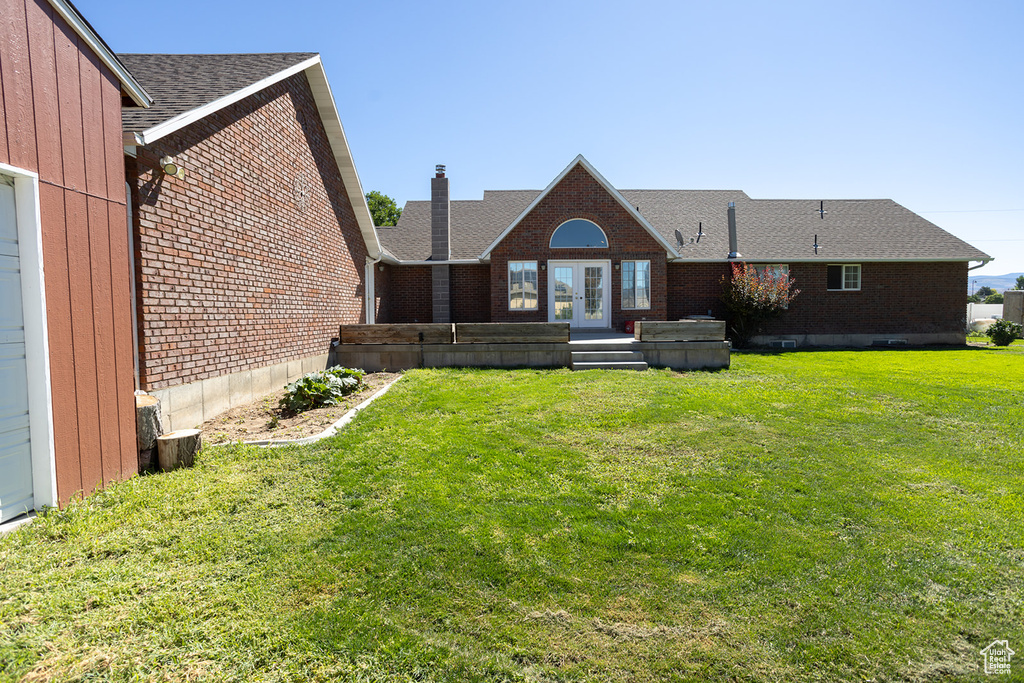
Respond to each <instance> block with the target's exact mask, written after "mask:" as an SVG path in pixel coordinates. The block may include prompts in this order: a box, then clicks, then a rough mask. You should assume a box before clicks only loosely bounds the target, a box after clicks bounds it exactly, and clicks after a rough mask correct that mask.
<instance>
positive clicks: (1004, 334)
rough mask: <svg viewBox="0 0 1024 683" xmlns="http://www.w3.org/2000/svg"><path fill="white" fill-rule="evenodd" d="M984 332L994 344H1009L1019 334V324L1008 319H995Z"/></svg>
mask: <svg viewBox="0 0 1024 683" xmlns="http://www.w3.org/2000/svg"><path fill="white" fill-rule="evenodd" d="M985 334H987V335H988V337H989V339H991V340H992V343H993V344H995V345H996V346H1009V345H1010V344H1012V343H1013V340H1015V339H1018V338H1019V337H1020V336H1021V326H1020V325H1018V324H1017V323H1015V322H1013V321H1010V320H1006V319H1003V320H997V321H995V322H994V323H992V324H991V325H989V328H988V329H987V330H985Z"/></svg>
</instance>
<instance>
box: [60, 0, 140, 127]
mask: <svg viewBox="0 0 1024 683" xmlns="http://www.w3.org/2000/svg"><path fill="white" fill-rule="evenodd" d="M48 2H49V3H50V6H51V7H53V9H55V10H56V11H57V14H59V15H60V16H61V17H62V18H63V19H64V21H66V22H68V25H69V26H71V29H72V30H73V31H74V32H75V33H77V34H78V36H79V37H80V38H81V39H82V40H84V41H85V43H86V45H88V46H89V49H91V50H92V51H93V52H95V53H96V56H97V57H99V58H100V61H101V62H103V64H104V65H105V66H106V67H107V68H108V69H110V70H111V71H113V72H114V75H115V76H116V77H117V80H118V81H120V82H121V87H122V88H124V90H125V92H127V93H128V96H129V97H131V98H132V101H133V102H135V104H137V105H139V106H140V107H143V108H145V109H148V108H149V106H150V105H151V104H153V98H152V97H150V95H149V93H148V92H146V89H145V88H143V87H142V85H141V84H140V83H139V82H138V81H137V80H135V77H134V76H132V74H131V72H130V71H128V69H127V68H126V67H125V65H124V64H122V63H121V60H119V59H118V58H117V55H115V54H114V53H113V52H112V51H111V50H110V48H109V47H108V46H107V44H106V43H105V42H104V41H103V39H102V38H100V36H99V34H98V33H96V31H95V30H93V28H92V26H90V25H89V22H88V21H86V20H85V17H83V16H82V15H81V14H79V13H78V10H76V9H75V8H74V6H73V5H71V4H70V3H68V2H65V0H48Z"/></svg>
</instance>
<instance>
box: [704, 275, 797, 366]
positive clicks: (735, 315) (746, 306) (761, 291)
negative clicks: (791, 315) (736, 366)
mask: <svg viewBox="0 0 1024 683" xmlns="http://www.w3.org/2000/svg"><path fill="white" fill-rule="evenodd" d="M722 282H723V284H724V290H725V291H724V293H723V294H722V301H723V302H724V303H725V307H726V308H727V309H728V310H729V326H730V328H731V330H732V335H731V337H732V340H733V343H734V344H735V345H736V346H737V347H744V346H746V345H747V344H749V343H750V339H751V338H752V337H753V336H754V335H756V334H758V333H759V332H760V331H761V329H762V328H763V327H764V324H765V323H766V322H768V321H769V320H774V319H775V318H778V317H779V316H781V315H782V314H783V313H785V311H786V309H787V308H788V307H789V303H790V302H791V301H792V300H793V299H795V298H796V295H797V294H799V293H800V290H799V289H793V282H794V280H793V278H791V277H789V275H788V274H786V273H780V272H778V271H775V270H773V269H772V268H771V267H766V268H762V269H761V270H760V271H759V270H758V269H757V268H755V267H754V266H752V265H750V264H749V263H734V264H732V278H731V279H730V280H729V281H728V282H726V281H725V277H724V276H723V277H722Z"/></svg>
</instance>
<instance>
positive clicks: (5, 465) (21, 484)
mask: <svg viewBox="0 0 1024 683" xmlns="http://www.w3.org/2000/svg"><path fill="white" fill-rule="evenodd" d="M0 302H2V305H0V521H4V520H7V519H10V518H11V517H17V516H18V515H20V514H22V513H23V512H26V511H28V510H31V509H33V508H34V507H35V506H34V503H33V496H32V493H33V491H32V444H31V443H30V441H29V434H30V432H29V407H28V369H27V362H26V355H25V352H26V347H25V318H24V312H23V310H22V302H21V263H20V261H19V256H18V223H17V213H16V211H15V205H14V188H13V187H12V186H11V184H10V180H9V179H6V178H3V177H0Z"/></svg>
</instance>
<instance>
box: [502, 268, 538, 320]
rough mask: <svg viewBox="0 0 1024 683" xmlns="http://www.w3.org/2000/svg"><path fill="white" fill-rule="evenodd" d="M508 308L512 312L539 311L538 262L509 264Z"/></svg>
mask: <svg viewBox="0 0 1024 683" xmlns="http://www.w3.org/2000/svg"><path fill="white" fill-rule="evenodd" d="M508 308H509V310H510V311H536V310H537V262H536V261H509V262H508Z"/></svg>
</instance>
